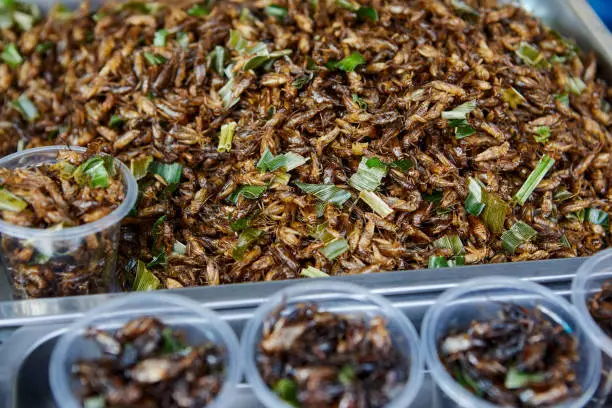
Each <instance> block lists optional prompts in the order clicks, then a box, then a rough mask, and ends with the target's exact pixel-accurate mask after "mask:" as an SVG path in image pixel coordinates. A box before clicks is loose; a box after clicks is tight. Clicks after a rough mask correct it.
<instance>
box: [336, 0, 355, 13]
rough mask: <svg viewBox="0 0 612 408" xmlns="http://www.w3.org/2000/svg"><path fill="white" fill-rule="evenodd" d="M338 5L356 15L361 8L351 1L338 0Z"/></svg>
mask: <svg viewBox="0 0 612 408" xmlns="http://www.w3.org/2000/svg"><path fill="white" fill-rule="evenodd" d="M336 5H337V6H338V7H342V8H343V9H346V10H348V11H352V12H353V13H356V12H357V10H359V7H360V6H359V4H356V3H355V2H353V1H351V0H336Z"/></svg>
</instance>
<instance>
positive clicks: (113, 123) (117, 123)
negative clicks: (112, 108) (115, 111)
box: [108, 115, 125, 128]
mask: <svg viewBox="0 0 612 408" xmlns="http://www.w3.org/2000/svg"><path fill="white" fill-rule="evenodd" d="M124 122H125V121H124V120H123V118H122V117H121V116H119V115H113V116H111V118H110V119H109V120H108V127H109V128H118V127H121V126H123V123H124Z"/></svg>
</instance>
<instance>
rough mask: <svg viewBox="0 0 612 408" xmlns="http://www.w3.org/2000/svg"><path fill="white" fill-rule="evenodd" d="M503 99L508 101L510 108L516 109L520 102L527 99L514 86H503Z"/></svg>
mask: <svg viewBox="0 0 612 408" xmlns="http://www.w3.org/2000/svg"><path fill="white" fill-rule="evenodd" d="M502 96H503V98H504V101H506V102H508V104H509V105H510V107H511V108H512V109H516V108H517V107H518V106H519V105H520V104H522V103H525V102H527V99H525V97H524V96H523V95H521V93H520V92H519V91H517V90H516V89H514V87H510V88H504V89H503V90H502Z"/></svg>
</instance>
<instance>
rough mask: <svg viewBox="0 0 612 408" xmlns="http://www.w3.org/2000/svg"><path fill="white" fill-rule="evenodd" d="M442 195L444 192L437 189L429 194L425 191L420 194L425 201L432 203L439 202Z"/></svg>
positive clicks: (436, 203)
mask: <svg viewBox="0 0 612 408" xmlns="http://www.w3.org/2000/svg"><path fill="white" fill-rule="evenodd" d="M443 195H444V193H443V192H442V191H437V190H434V191H432V192H431V194H427V193H423V194H422V196H423V198H424V199H425V201H428V202H430V203H434V204H435V205H438V204H440V201H442V196H443Z"/></svg>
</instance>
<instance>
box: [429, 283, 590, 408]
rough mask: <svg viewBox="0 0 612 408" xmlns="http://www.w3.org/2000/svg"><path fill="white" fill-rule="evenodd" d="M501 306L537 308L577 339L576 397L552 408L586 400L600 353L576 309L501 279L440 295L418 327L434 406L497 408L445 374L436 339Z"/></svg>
mask: <svg viewBox="0 0 612 408" xmlns="http://www.w3.org/2000/svg"><path fill="white" fill-rule="evenodd" d="M500 302H511V303H515V304H519V305H521V306H525V307H528V308H534V307H535V306H539V307H540V309H541V310H543V311H545V313H546V314H547V315H548V317H550V318H551V319H552V320H554V321H557V322H559V323H560V324H563V325H564V326H565V327H566V329H569V330H571V331H572V332H573V334H574V335H575V336H576V337H577V339H578V342H579V346H578V352H579V355H580V362H579V363H578V364H577V366H576V373H577V381H578V384H579V385H580V387H581V390H582V393H581V395H580V397H578V398H575V399H572V400H568V401H566V402H564V403H561V404H558V405H555V407H556V408H579V407H583V406H585V405H586V404H587V403H588V402H589V401H590V400H591V397H592V396H593V394H594V393H595V390H596V388H597V384H598V383H599V375H600V370H601V355H600V353H599V350H597V348H596V347H595V346H594V345H593V343H592V341H591V339H590V338H589V336H588V335H587V333H586V331H585V329H584V328H583V326H582V324H581V319H580V317H579V316H578V313H577V312H576V310H575V308H574V307H572V305H571V304H570V303H569V302H567V301H566V300H565V299H563V298H562V297H560V296H558V295H556V294H555V293H554V292H552V291H550V290H549V289H547V288H545V287H543V286H541V285H538V284H535V283H532V282H528V281H523V280H520V279H514V278H505V277H487V278H477V279H472V280H469V281H466V282H464V283H463V284H461V285H459V286H457V287H455V288H453V289H450V290H448V291H446V292H444V293H443V294H442V295H441V296H440V297H439V298H438V299H437V300H436V303H435V304H434V305H433V306H432V307H431V308H430V309H429V310H428V311H427V313H426V314H425V317H424V319H423V324H422V326H421V340H422V343H423V351H424V353H425V358H426V359H427V366H428V368H429V371H430V373H431V376H432V378H433V379H434V380H435V382H436V385H437V388H438V391H441V393H440V392H438V393H437V396H436V397H437V398H438V401H437V402H438V406H442V407H446V406H457V405H458V406H460V407H464V408H496V407H498V405H495V404H493V403H490V402H488V401H486V400H484V399H481V398H479V397H477V396H476V395H474V394H472V393H471V392H469V391H468V390H467V389H465V388H464V387H463V386H461V385H460V384H459V383H457V382H456V381H455V380H454V378H453V377H452V376H451V375H450V374H449V373H448V372H447V371H446V369H445V368H444V365H443V364H442V362H441V361H440V358H439V355H438V344H439V341H440V339H441V338H442V337H443V336H445V335H446V334H447V333H448V332H449V331H451V330H453V329H460V328H466V327H468V326H469V325H470V323H471V322H472V321H474V320H488V319H492V318H495V317H497V314H498V312H499V311H500V310H501V307H502V304H501V303H500Z"/></svg>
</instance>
